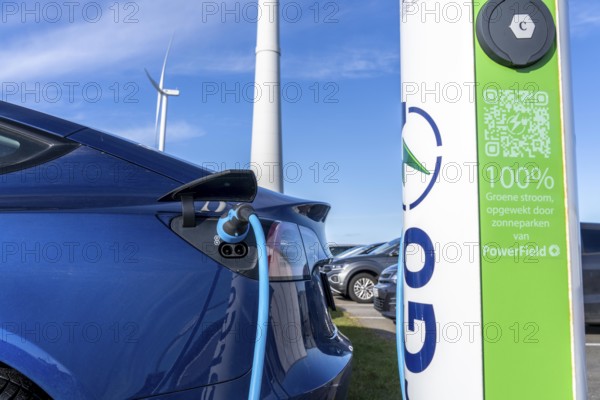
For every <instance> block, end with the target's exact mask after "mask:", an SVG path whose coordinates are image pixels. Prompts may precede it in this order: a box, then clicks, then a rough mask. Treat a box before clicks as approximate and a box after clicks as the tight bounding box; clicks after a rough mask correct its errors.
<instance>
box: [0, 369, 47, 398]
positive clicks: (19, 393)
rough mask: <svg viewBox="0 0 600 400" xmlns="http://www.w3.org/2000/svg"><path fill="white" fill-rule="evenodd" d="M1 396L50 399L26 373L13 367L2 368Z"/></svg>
mask: <svg viewBox="0 0 600 400" xmlns="http://www.w3.org/2000/svg"><path fill="white" fill-rule="evenodd" d="M0 388H2V389H0V398H2V399H18V400H42V399H49V397H48V396H46V395H44V394H42V393H41V390H40V389H39V388H38V387H37V386H36V384H35V383H33V382H32V381H31V380H29V379H28V378H27V377H26V376H25V375H22V374H20V373H19V372H17V371H15V370H14V369H11V368H0Z"/></svg>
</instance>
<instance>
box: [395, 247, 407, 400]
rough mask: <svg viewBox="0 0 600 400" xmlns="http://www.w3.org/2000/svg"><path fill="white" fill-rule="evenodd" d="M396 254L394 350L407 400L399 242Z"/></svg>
mask: <svg viewBox="0 0 600 400" xmlns="http://www.w3.org/2000/svg"><path fill="white" fill-rule="evenodd" d="M399 253H400V254H399V255H398V269H397V271H396V351H397V352H398V372H399V375H400V392H401V393H402V400H408V396H407V395H406V375H405V372H404V364H405V361H406V357H405V353H404V352H405V348H406V346H405V344H404V245H403V241H401V242H400V251H399Z"/></svg>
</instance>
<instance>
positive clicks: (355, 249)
mask: <svg viewBox="0 0 600 400" xmlns="http://www.w3.org/2000/svg"><path fill="white" fill-rule="evenodd" d="M365 248H366V246H356V247H353V248H351V249H348V250H346V251H342V252H341V253H340V254H338V255H337V256H335V258H345V257H349V256H353V255H355V254H358V253H360V252H361V251H363V250H364V249H365Z"/></svg>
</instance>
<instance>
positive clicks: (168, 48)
mask: <svg viewBox="0 0 600 400" xmlns="http://www.w3.org/2000/svg"><path fill="white" fill-rule="evenodd" d="M172 44H173V35H171V40H169V46H168V47H167V52H166V54H165V61H164V62H163V68H162V72H161V74H160V88H161V89H162V88H164V87H165V86H164V85H165V71H166V70H167V61H168V59H169V53H170V52H171V45H172Z"/></svg>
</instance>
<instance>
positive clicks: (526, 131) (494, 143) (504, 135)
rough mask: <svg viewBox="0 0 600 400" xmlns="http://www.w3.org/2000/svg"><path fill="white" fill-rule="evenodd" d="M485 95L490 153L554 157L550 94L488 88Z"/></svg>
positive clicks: (487, 149) (485, 115) (486, 149)
mask: <svg viewBox="0 0 600 400" xmlns="http://www.w3.org/2000/svg"><path fill="white" fill-rule="evenodd" d="M483 97H484V111H483V113H484V116H483V118H484V127H483V134H484V139H485V153H486V155H488V156H491V157H497V156H502V157H508V158H536V157H538V156H542V157H545V158H549V157H550V155H551V140H550V111H549V108H548V93H546V92H541V91H540V92H535V93H532V92H531V91H517V90H497V89H488V90H485V91H484V93H483Z"/></svg>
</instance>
